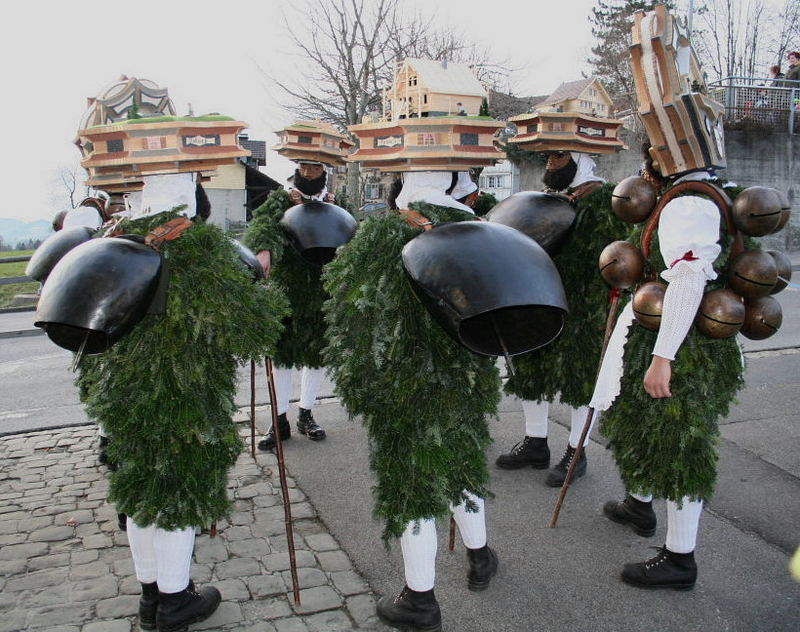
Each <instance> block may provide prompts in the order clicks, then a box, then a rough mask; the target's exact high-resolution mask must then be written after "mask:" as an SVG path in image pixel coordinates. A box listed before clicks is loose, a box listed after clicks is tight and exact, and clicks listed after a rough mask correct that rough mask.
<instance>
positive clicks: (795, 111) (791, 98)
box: [708, 77, 800, 134]
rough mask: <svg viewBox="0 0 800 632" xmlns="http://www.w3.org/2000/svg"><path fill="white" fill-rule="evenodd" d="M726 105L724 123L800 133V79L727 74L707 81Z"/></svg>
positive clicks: (713, 91)
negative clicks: (718, 78) (717, 79)
mask: <svg viewBox="0 0 800 632" xmlns="http://www.w3.org/2000/svg"><path fill="white" fill-rule="evenodd" d="M708 95H709V96H710V97H711V98H713V99H714V100H715V101H718V102H720V103H722V104H723V105H724V106H725V127H727V128H733V129H736V128H756V129H764V130H771V131H776V132H788V133H789V134H798V133H800V81H788V80H786V79H764V78H763V77H726V78H725V79H721V80H719V81H714V82H712V83H709V84H708Z"/></svg>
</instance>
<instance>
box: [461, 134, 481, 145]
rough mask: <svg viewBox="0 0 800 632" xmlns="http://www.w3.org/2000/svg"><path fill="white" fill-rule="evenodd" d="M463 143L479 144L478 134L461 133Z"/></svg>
mask: <svg viewBox="0 0 800 632" xmlns="http://www.w3.org/2000/svg"><path fill="white" fill-rule="evenodd" d="M461 144H462V145H477V144H478V135H477V134H461Z"/></svg>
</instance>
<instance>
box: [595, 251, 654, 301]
mask: <svg viewBox="0 0 800 632" xmlns="http://www.w3.org/2000/svg"><path fill="white" fill-rule="evenodd" d="M598 266H599V267H600V276H602V277H603V280H604V281H605V282H606V283H608V284H609V285H610V286H611V287H615V288H619V289H621V290H624V289H625V288H629V287H631V286H632V285H635V284H636V283H638V282H639V280H640V279H641V278H642V274H643V273H644V255H643V254H642V251H641V250H639V249H638V248H637V247H636V246H634V245H633V244H631V243H629V242H627V241H612V242H611V243H610V244H608V246H606V247H605V248H603V252H601V253H600V259H599V260H598Z"/></svg>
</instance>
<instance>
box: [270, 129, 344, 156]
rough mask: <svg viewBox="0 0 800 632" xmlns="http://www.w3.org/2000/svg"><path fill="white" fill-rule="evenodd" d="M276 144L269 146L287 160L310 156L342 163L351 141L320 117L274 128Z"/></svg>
mask: <svg viewBox="0 0 800 632" xmlns="http://www.w3.org/2000/svg"><path fill="white" fill-rule="evenodd" d="M275 134H277V136H278V144H277V145H275V146H274V147H273V148H272V149H274V150H275V151H276V152H278V153H279V154H280V155H281V156H283V157H284V158H288V159H289V160H304V159H305V160H314V161H317V162H321V163H323V164H326V165H343V164H345V162H344V158H345V156H347V154H348V153H349V152H350V150H351V149H352V148H353V145H354V143H353V142H352V141H351V140H350V139H349V138H347V137H346V136H345V135H344V134H342V133H341V132H340V131H339V130H338V129H337V128H336V127H334V126H333V125H331V124H330V123H326V122H324V121H318V120H314V121H295V122H294V123H292V124H291V125H288V126H287V127H284V128H283V129H279V130H276V132H275Z"/></svg>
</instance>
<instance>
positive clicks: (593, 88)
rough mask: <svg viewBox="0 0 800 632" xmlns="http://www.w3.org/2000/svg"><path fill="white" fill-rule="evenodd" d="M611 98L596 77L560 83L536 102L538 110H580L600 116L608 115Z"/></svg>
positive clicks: (610, 108)
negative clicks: (550, 92) (539, 101)
mask: <svg viewBox="0 0 800 632" xmlns="http://www.w3.org/2000/svg"><path fill="white" fill-rule="evenodd" d="M612 103H613V102H612V100H611V97H610V96H608V92H606V89H605V88H604V87H603V84H602V83H601V81H600V80H599V79H598V78H597V77H589V78H588V79H578V80H577V81H567V82H565V83H562V84H561V85H560V86H558V88H556V90H555V92H553V94H551V95H550V96H549V97H547V98H546V99H545V100H544V101H542V102H541V103H537V104H536V110H537V111H539V112H580V113H581V114H588V115H589V116H597V117H601V118H605V117H610V116H611V110H612Z"/></svg>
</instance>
